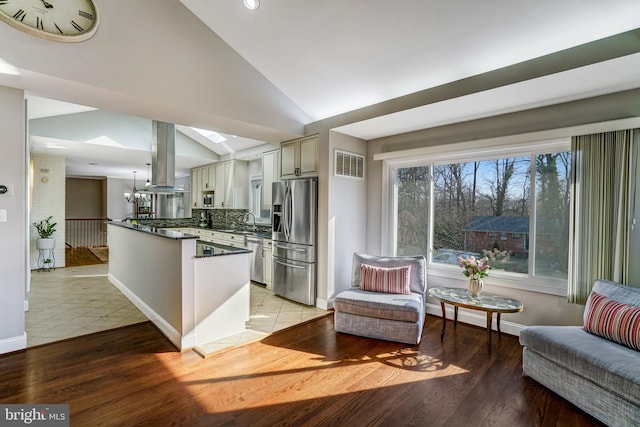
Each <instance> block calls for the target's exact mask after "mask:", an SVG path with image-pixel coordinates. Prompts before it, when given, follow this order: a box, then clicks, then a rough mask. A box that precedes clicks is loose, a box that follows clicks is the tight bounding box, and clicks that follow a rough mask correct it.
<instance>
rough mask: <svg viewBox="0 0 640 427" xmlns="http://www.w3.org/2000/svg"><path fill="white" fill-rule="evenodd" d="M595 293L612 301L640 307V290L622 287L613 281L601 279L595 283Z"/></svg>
mask: <svg viewBox="0 0 640 427" xmlns="http://www.w3.org/2000/svg"><path fill="white" fill-rule="evenodd" d="M593 291H594V292H597V293H599V294H600V295H604V296H605V297H607V298H611V299H612V300H615V301H618V302H621V303H624V304H627V305H632V306H634V307H640V288H633V287H631V286H625V285H621V284H620V283H617V282H612V281H611V280H601V279H599V280H596V281H595V282H594V284H593Z"/></svg>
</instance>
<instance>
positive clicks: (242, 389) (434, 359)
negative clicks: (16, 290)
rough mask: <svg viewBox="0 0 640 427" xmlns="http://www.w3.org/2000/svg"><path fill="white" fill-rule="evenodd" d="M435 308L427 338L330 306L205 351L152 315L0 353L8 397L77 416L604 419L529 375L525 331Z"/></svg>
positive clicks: (323, 422) (408, 421)
mask: <svg viewBox="0 0 640 427" xmlns="http://www.w3.org/2000/svg"><path fill="white" fill-rule="evenodd" d="M440 328H441V320H440V318H438V317H433V316H428V317H427V321H426V325H425V333H424V338H423V340H422V342H421V343H420V345H419V346H407V345H402V344H397V343H391V342H385V341H377V340H371V339H367V338H361V337H355V336H350V335H346V334H338V333H336V332H335V331H334V329H333V316H332V315H331V314H330V315H328V316H325V317H323V318H320V319H315V320H312V321H310V322H308V323H305V324H302V325H298V326H295V327H293V328H290V329H287V330H284V331H280V332H276V333H274V334H272V335H270V336H268V337H266V338H264V339H262V340H260V341H258V342H253V343H250V344H246V345H243V346H239V347H235V348H231V349H227V350H223V351H221V352H219V353H217V354H215V355H212V356H210V357H208V358H207V359H202V358H200V357H199V356H198V355H197V354H195V353H194V352H192V351H187V352H184V353H179V352H177V351H176V350H175V348H174V347H173V346H172V345H171V344H170V343H169V341H167V340H166V339H165V338H164V337H163V336H162V335H161V334H160V333H159V332H158V331H157V330H156V329H155V327H154V326H153V325H152V324H151V323H143V324H138V325H132V326H126V327H123V328H120V329H116V330H110V331H106V332H100V333H96V334H93V335H88V336H83V337H78V338H73V339H70V340H67V341H63V342H57V343H53V344H47V345H44V346H40V347H35V348H30V349H28V350H26V351H21V352H17V353H13V354H8V355H4V356H0V403H45V404H54V403H67V404H69V405H70V411H71V425H73V426H98V425H105V426H112V425H113V426H116V425H117V426H140V425H152V426H165V425H188V426H199V425H202V426H219V425H229V426H233V425H237V426H275V425H294V426H301V425H307V426H334V425H340V426H378V425H379V426H400V425H402V426H411V425H413V426H427V425H428V426H464V425H473V426H476V425H477V426H484V425H487V426H489V425H491V426H510V427H511V426H581V427H583V426H598V425H600V424H599V423H598V422H597V421H595V420H594V419H593V418H591V417H589V416H588V415H586V414H585V413H583V412H582V411H580V410H579V409H577V408H575V407H574V406H573V405H571V404H569V403H568V402H566V401H565V400H564V399H562V398H560V397H558V396H557V395H555V394H554V393H552V392H550V391H548V390H547V389H545V388H544V387H543V386H541V385H539V384H538V383H536V382H535V381H533V380H532V379H530V378H527V377H523V376H522V370H521V363H522V360H521V358H522V357H521V354H522V350H521V347H520V345H519V343H518V339H517V337H513V336H509V335H503V336H502V339H501V340H498V339H497V336H494V348H493V352H492V354H490V355H489V354H488V353H487V347H486V334H485V332H484V330H483V329H481V328H477V327H474V326H469V325H466V324H458V327H457V329H456V330H454V329H453V327H452V325H448V327H447V336H446V337H445V340H444V343H441V342H440Z"/></svg>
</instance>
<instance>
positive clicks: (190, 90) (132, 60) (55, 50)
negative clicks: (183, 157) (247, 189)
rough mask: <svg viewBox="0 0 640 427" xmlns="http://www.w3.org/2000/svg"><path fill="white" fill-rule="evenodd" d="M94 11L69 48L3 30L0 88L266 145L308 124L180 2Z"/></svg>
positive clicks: (160, 0) (114, 1)
mask: <svg viewBox="0 0 640 427" xmlns="http://www.w3.org/2000/svg"><path fill="white" fill-rule="evenodd" d="M96 5H97V9H98V11H99V14H100V25H99V28H98V30H97V32H96V34H95V35H94V36H93V37H92V38H90V39H89V40H87V41H84V42H82V43H74V44H73V46H71V45H69V44H67V43H53V42H50V41H47V40H42V39H39V38H37V37H33V36H31V35H28V34H25V33H23V32H21V31H17V30H16V29H15V28H13V27H11V26H9V25H1V26H0V38H1V39H2V41H3V43H2V44H0V58H2V64H3V65H4V64H7V68H8V70H9V72H7V73H2V74H0V84H5V85H8V86H12V87H20V88H23V89H26V90H29V91H30V92H31V93H35V94H37V95H40V96H45V97H48V98H53V99H59V100H62V101H68V102H74V103H77V104H81V105H87V106H91V107H97V108H100V109H103V110H108V111H115V112H121V113H125V114H132V115H138V116H140V117H148V118H153V119H156V120H162V121H166V122H171V123H180V124H184V125H186V126H196V127H200V128H205V129H216V130H218V131H220V132H224V133H229V134H234V135H243V136H246V137H248V138H252V139H258V140H268V141H271V142H279V141H283V140H287V139H291V138H293V137H296V136H298V135H299V134H300V133H301V132H302V129H303V125H302V123H304V122H306V121H308V120H309V118H308V116H307V115H306V114H305V113H304V112H303V111H302V110H300V109H299V108H298V107H297V106H295V105H294V104H293V102H291V100H290V99H288V98H287V97H286V96H285V95H284V94H283V93H282V92H281V91H280V90H278V89H277V88H276V87H275V86H274V85H273V84H272V83H271V82H270V81H269V80H267V79H266V78H265V77H264V76H263V75H261V74H260V73H259V72H258V71H257V70H256V69H255V68H253V67H252V66H251V65H250V64H248V63H247V62H246V61H245V60H244V59H243V58H242V57H241V56H240V55H239V54H238V53H237V52H235V51H234V50H232V49H231V48H230V47H229V46H228V45H227V44H226V43H225V42H224V41H223V40H222V39H221V38H220V37H218V36H217V35H216V34H215V33H213V32H212V31H211V30H210V29H209V28H208V27H207V26H206V25H205V24H204V23H203V22H202V21H200V20H199V19H198V18H197V17H196V16H194V15H193V14H192V13H191V12H190V11H189V10H188V9H187V8H186V7H184V6H183V5H182V4H181V3H180V2H178V1H175V0H136V1H135V2H131V1H128V0H96ZM123 10H126V13H123ZM140 17H148V19H140Z"/></svg>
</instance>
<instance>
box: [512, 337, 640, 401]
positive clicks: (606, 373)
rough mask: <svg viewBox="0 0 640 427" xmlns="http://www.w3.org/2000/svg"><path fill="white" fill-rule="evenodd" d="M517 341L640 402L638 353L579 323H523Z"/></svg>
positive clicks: (567, 368)
mask: <svg viewBox="0 0 640 427" xmlns="http://www.w3.org/2000/svg"><path fill="white" fill-rule="evenodd" d="M520 344H522V345H523V346H525V347H527V349H528V350H531V351H534V352H536V353H538V354H540V355H541V356H542V357H544V358H546V359H548V360H550V361H551V362H553V363H556V364H558V365H559V366H561V367H563V368H564V369H566V370H568V371H571V372H573V373H574V374H576V375H579V376H581V377H582V378H585V379H587V380H589V381H592V382H594V383H595V384H598V385H599V386H600V387H602V388H603V389H605V390H608V391H610V392H611V393H613V394H615V395H617V396H619V397H621V398H623V399H626V400H628V401H630V402H632V403H633V404H635V405H640V387H639V386H638V384H640V363H638V361H639V358H638V357H639V354H638V352H637V351H635V350H632V349H630V348H628V347H625V346H623V345H620V344H616V343H614V342H612V341H609V340H606V339H604V338H600V337H598V336H596V335H593V334H590V333H588V332H586V331H585V330H584V329H583V328H582V327H581V326H527V327H525V328H523V329H522V331H520Z"/></svg>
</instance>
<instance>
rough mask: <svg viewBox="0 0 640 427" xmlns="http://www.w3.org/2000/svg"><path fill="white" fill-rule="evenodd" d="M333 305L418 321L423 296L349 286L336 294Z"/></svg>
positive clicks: (348, 310)
mask: <svg viewBox="0 0 640 427" xmlns="http://www.w3.org/2000/svg"><path fill="white" fill-rule="evenodd" d="M333 306H334V308H335V310H336V311H341V312H344V313H351V314H357V315H359V316H365V317H377V318H380V319H390V320H400V321H404V322H418V321H421V319H422V318H423V317H424V303H423V298H422V296H421V295H419V294H416V293H413V292H412V293H410V294H383V293H378V292H369V291H364V290H362V289H358V288H350V289H347V290H345V291H342V292H340V293H339V294H338V295H337V296H336V298H335V300H334V302H333Z"/></svg>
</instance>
